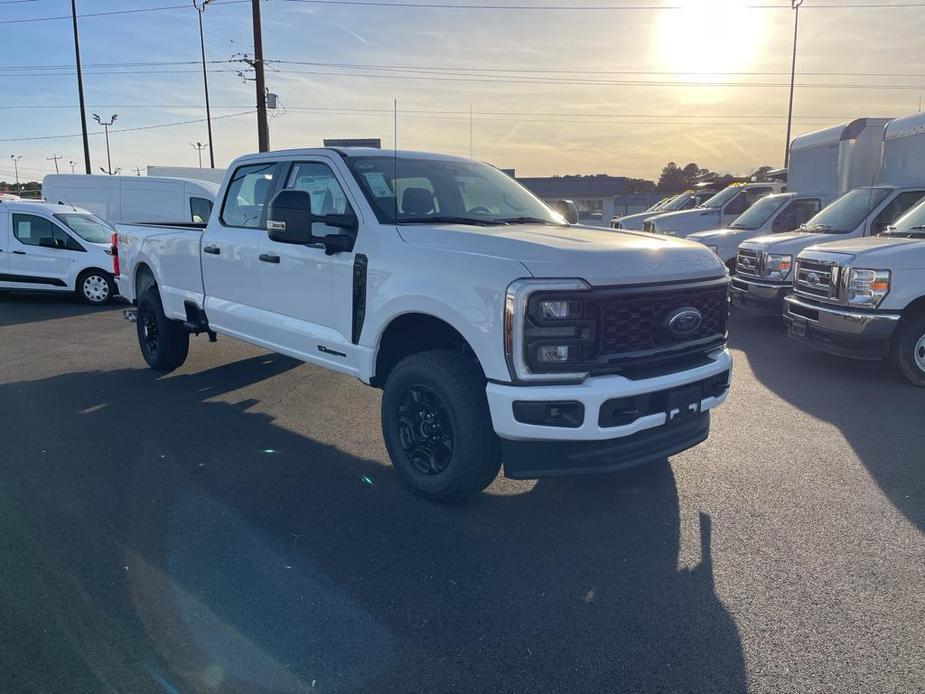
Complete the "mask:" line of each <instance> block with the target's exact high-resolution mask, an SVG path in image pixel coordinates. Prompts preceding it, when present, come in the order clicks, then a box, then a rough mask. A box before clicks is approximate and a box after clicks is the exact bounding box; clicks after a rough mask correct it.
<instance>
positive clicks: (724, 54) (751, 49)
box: [657, 0, 767, 80]
mask: <svg viewBox="0 0 925 694" xmlns="http://www.w3.org/2000/svg"><path fill="white" fill-rule="evenodd" d="M671 4H672V5H673V6H675V7H677V6H679V5H680V6H681V7H680V9H666V10H663V11H662V12H660V13H659V14H660V16H659V22H658V36H657V45H658V55H659V60H660V62H661V67H662V69H664V70H666V71H671V72H676V73H698V74H699V75H700V78H701V79H704V80H706V79H712V78H714V77H715V75H716V74H717V73H725V72H741V71H742V70H744V69H747V68H748V67H749V66H750V65H751V64H752V63H753V62H754V60H755V57H756V55H757V54H758V48H759V45H758V44H759V42H760V41H761V36H762V33H763V29H764V22H765V17H766V15H767V11H766V10H763V9H760V8H756V7H753V6H752V7H749V5H750V4H753V3H751V2H750V0H681V2H679V3H678V2H672V3H671Z"/></svg>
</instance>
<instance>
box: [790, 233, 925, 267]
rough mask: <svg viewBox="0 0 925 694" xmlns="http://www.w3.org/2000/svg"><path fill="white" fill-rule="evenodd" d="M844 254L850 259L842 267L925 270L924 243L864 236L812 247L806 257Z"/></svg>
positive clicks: (916, 239) (904, 239)
mask: <svg viewBox="0 0 925 694" xmlns="http://www.w3.org/2000/svg"><path fill="white" fill-rule="evenodd" d="M813 251H820V252H825V253H844V254H845V255H848V256H851V259H850V260H847V261H846V264H848V263H850V264H851V265H854V266H856V267H868V268H872V269H875V270H881V269H882V270H919V269H922V268H925V239H923V238H913V239H907V238H902V237H899V236H897V237H890V236H868V237H865V238H859V239H845V240H844V241H835V242H834V243H825V244H815V245H813V246H810V247H809V248H807V249H806V252H807V253H812V252H813Z"/></svg>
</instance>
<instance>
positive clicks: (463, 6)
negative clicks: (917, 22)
mask: <svg viewBox="0 0 925 694" xmlns="http://www.w3.org/2000/svg"><path fill="white" fill-rule="evenodd" d="M283 2H298V3H305V4H309V5H334V6H338V5H346V6H357V7H382V8H403V9H410V8H413V9H423V10H435V9H441V10H503V11H528V12H543V11H548V12H560V11H564V12H575V11H579V12H616V11H640V10H641V11H652V10H690V9H691V8H690V6H689V5H508V4H500V3H491V4H476V3H465V2H408V1H406V0H380V1H379V2H374V1H373V0H283ZM914 7H925V2H891V3H884V4H879V3H869V2H867V3H858V4H848V3H829V4H825V5H813V6H811V7H810V8H809V9H814V10H850V9H867V8H874V9H878V10H879V9H902V8H914ZM736 9H753V10H789V9H790V5H770V4H750V5H737V6H736Z"/></svg>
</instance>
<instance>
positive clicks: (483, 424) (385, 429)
mask: <svg viewBox="0 0 925 694" xmlns="http://www.w3.org/2000/svg"><path fill="white" fill-rule="evenodd" d="M382 435H383V438H384V439H385V445H386V448H387V449H388V452H389V457H390V458H391V459H392V463H393V464H394V465H395V468H396V469H397V470H398V473H399V474H400V475H401V478H402V480H404V482H405V483H406V484H407V485H408V486H410V487H411V489H413V490H414V491H415V492H417V493H418V494H420V495H421V496H423V497H426V498H428V499H431V500H434V501H442V502H447V503H455V502H460V501H463V500H465V499H466V498H468V497H470V496H472V495H473V494H477V493H479V492H480V491H482V490H483V489H485V488H486V487H487V486H488V485H490V484H491V483H492V481H493V480H494V479H495V477H497V476H498V471H499V470H500V469H501V449H500V445H499V442H498V437H497V436H496V435H495V432H494V429H493V428H492V424H491V416H490V414H489V411H488V401H487V399H486V398H485V377H484V375H483V374H482V373H481V371H480V370H479V368H478V366H476V365H475V364H474V363H472V361H470V360H469V359H467V358H466V357H465V356H464V355H463V354H460V353H459V352H453V351H449V350H436V351H432V352H422V353H420V354H413V355H411V356H410V357H406V358H405V359H403V360H402V361H400V362H399V363H398V365H396V366H395V368H394V369H393V370H392V373H391V374H389V377H388V380H387V381H386V383H385V389H384V392H383V395H382Z"/></svg>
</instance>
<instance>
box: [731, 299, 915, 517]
mask: <svg viewBox="0 0 925 694" xmlns="http://www.w3.org/2000/svg"><path fill="white" fill-rule="evenodd" d="M729 346H730V347H731V348H733V349H738V350H741V351H743V352H745V354H746V355H747V357H748V362H749V366H750V368H751V370H752V371H753V373H754V375H755V377H756V378H757V379H758V380H759V381H760V382H761V383H762V385H764V386H765V387H766V388H768V389H769V390H770V391H771V392H773V393H775V394H776V395H778V396H779V397H781V398H783V399H784V400H786V401H787V402H789V403H790V404H792V405H793V406H794V407H797V408H799V409H800V410H802V411H803V412H805V413H807V414H809V415H811V416H812V417H815V418H817V419H819V420H820V421H823V422H828V423H829V424H831V425H833V426H835V427H837V428H838V430H839V431H840V432H841V434H842V436H844V438H845V440H846V441H847V442H848V444H849V445H850V446H851V447H852V448H853V449H854V451H855V453H856V454H857V456H858V458H859V459H860V460H861V462H862V463H863V464H864V466H865V467H866V469H867V471H868V473H869V474H870V476H871V478H872V479H873V480H874V481H875V482H876V483H877V485H878V486H879V487H880V489H881V490H882V491H883V493H884V494H885V495H886V496H887V498H889V500H890V502H891V503H892V504H893V506H894V507H896V509H898V510H899V511H900V512H901V513H902V514H903V515H904V516H905V517H906V518H907V519H909V521H911V522H912V523H914V524H915V525H916V526H917V527H918V529H919V530H920V531H925V508H923V505H922V499H925V468H923V466H922V460H923V454H922V451H925V426H923V424H922V423H923V421H925V389H921V388H916V387H915V386H913V385H911V384H909V383H907V382H906V381H905V380H904V379H903V378H902V377H901V376H899V375H898V373H897V372H896V371H895V370H894V368H893V367H892V365H891V364H890V363H888V362H885V361H884V362H880V361H859V360H854V359H845V358H842V357H836V356H834V355H830V354H826V353H823V352H819V351H817V350H814V349H811V348H809V347H805V346H804V345H801V344H799V343H797V342H795V341H793V340H791V339H790V338H788V337H787V332H786V329H785V327H784V325H783V323H782V322H781V321H779V320H775V319H773V318H763V317H758V316H751V315H747V314H743V313H741V312H738V311H734V312H733V319H732V322H731V325H730V340H729ZM777 424H779V425H780V426H786V422H779V423H777ZM815 462H817V463H819V464H824V463H825V461H815Z"/></svg>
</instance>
